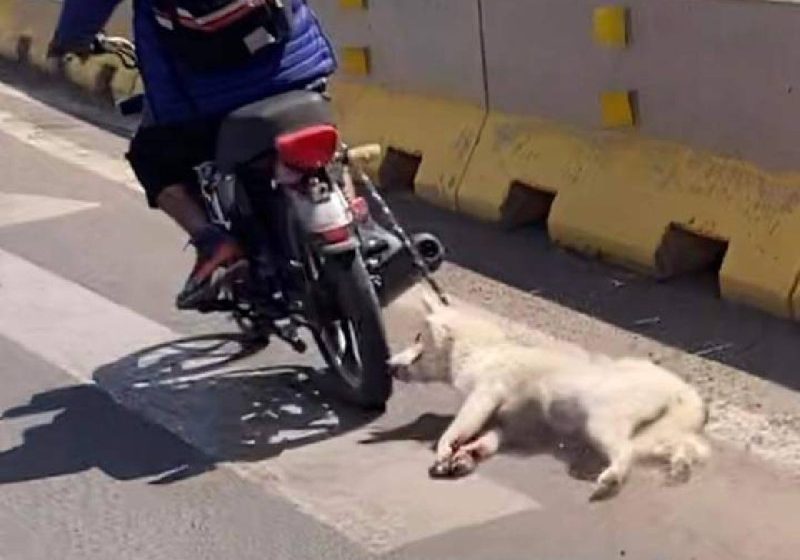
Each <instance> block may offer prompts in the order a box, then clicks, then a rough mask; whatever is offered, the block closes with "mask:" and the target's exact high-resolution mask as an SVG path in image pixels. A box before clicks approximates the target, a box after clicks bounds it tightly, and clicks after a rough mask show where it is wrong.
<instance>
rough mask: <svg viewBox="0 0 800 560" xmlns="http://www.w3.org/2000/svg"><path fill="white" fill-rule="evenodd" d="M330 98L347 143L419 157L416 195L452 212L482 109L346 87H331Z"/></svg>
mask: <svg viewBox="0 0 800 560" xmlns="http://www.w3.org/2000/svg"><path fill="white" fill-rule="evenodd" d="M333 98H334V103H335V107H336V108H337V118H338V121H339V124H340V126H341V128H342V133H343V135H344V137H345V138H346V139H347V141H348V142H350V143H352V144H359V143H366V142H380V143H381V144H382V145H383V146H384V147H386V148H388V147H391V148H395V149H398V150H400V151H402V152H406V153H409V154H414V155H419V156H420V157H421V158H422V162H421V165H420V168H419V172H418V174H417V177H416V185H417V188H416V193H417V194H418V195H419V196H421V197H423V198H425V199H426V200H428V201H430V202H433V203H435V204H438V205H440V206H444V207H446V208H451V209H454V208H455V205H456V194H457V189H458V186H459V185H460V184H461V179H462V177H463V174H464V172H465V171H466V169H467V164H468V163H469V159H470V156H471V154H472V152H473V150H474V148H475V146H476V144H477V142H478V136H479V134H480V131H481V128H482V126H483V123H484V119H485V115H484V111H483V110H482V109H480V108H478V107H475V106H473V105H470V104H468V103H463V102H459V101H451V100H447V99H441V98H436V97H427V96H421V95H413V94H407V93H395V92H390V91H388V90H385V89H383V88H381V87H378V86H370V85H362V84H353V83H347V82H336V83H335V84H334V86H333Z"/></svg>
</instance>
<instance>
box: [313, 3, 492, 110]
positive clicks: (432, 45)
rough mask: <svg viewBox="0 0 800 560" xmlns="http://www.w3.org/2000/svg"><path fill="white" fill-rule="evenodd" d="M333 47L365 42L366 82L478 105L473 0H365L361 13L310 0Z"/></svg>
mask: <svg viewBox="0 0 800 560" xmlns="http://www.w3.org/2000/svg"><path fill="white" fill-rule="evenodd" d="M309 4H311V5H312V6H313V7H314V9H315V10H316V12H317V14H318V15H319V18H320V20H322V23H323V25H324V26H325V28H326V30H328V32H329V33H330V35H331V37H332V38H333V41H334V42H335V43H336V45H337V46H344V45H349V46H368V47H369V48H370V53H371V58H372V75H371V76H370V77H369V78H368V81H369V82H371V83H375V84H378V85H383V86H386V87H389V88H391V89H394V90H400V91H412V92H415V93H423V94H431V95H440V96H445V97H456V98H460V99H465V100H468V101H470V102H473V103H476V104H480V105H483V104H484V97H485V96H484V90H485V88H484V81H483V68H482V62H481V43H480V25H479V17H478V3H477V2H476V1H475V0H371V1H370V3H369V9H368V10H366V11H358V10H342V9H341V8H340V7H339V1H338V0H310V1H309Z"/></svg>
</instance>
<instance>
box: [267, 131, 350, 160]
mask: <svg viewBox="0 0 800 560" xmlns="http://www.w3.org/2000/svg"><path fill="white" fill-rule="evenodd" d="M275 147H276V148H277V150H278V157H279V158H280V160H281V161H282V162H283V163H284V164H286V165H288V166H289V167H293V168H295V169H300V170H303V171H314V170H316V169H320V168H322V167H325V166H326V165H327V164H328V163H330V162H331V160H333V157H334V155H336V149H337V148H338V147H339V131H338V130H336V127H333V126H330V125H326V124H325V125H317V126H310V127H307V128H302V129H300V130H297V131H295V132H289V133H286V134H282V135H281V136H279V137H278V139H277V141H276V144H275Z"/></svg>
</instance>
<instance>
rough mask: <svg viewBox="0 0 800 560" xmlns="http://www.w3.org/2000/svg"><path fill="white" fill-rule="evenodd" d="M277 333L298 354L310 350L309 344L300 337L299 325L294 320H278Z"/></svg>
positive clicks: (276, 324)
mask: <svg viewBox="0 0 800 560" xmlns="http://www.w3.org/2000/svg"><path fill="white" fill-rule="evenodd" d="M275 334H276V335H277V336H278V338H280V339H281V340H282V341H284V342H285V343H286V344H288V345H289V346H291V347H292V350H294V351H295V352H297V353H298V354H305V353H306V351H307V350H308V345H307V344H306V342H305V341H304V340H303V339H302V338H301V337H300V333H299V331H298V329H297V326H296V325H295V324H294V323H293V322H292V321H285V322H284V321H281V322H276V323H275Z"/></svg>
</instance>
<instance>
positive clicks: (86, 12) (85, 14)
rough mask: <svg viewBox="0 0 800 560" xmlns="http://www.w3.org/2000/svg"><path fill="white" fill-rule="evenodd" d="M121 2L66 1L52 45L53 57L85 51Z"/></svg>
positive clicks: (117, 0) (107, 0)
mask: <svg viewBox="0 0 800 560" xmlns="http://www.w3.org/2000/svg"><path fill="white" fill-rule="evenodd" d="M120 2H121V0H64V5H63V7H62V8H61V17H60V18H59V20H58V26H57V27H56V32H55V35H54V37H53V41H52V43H51V45H50V53H51V55H55V56H58V55H61V54H64V53H67V52H73V51H77V52H80V51H83V50H85V49H87V48H88V46H89V45H90V44H91V42H92V39H93V38H94V36H95V34H96V33H97V32H99V31H100V30H101V29H102V28H103V26H104V25H105V24H106V22H107V21H108V19H109V18H110V17H111V14H112V13H113V12H114V9H115V8H116V7H117V5H118V4H119V3H120Z"/></svg>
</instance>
